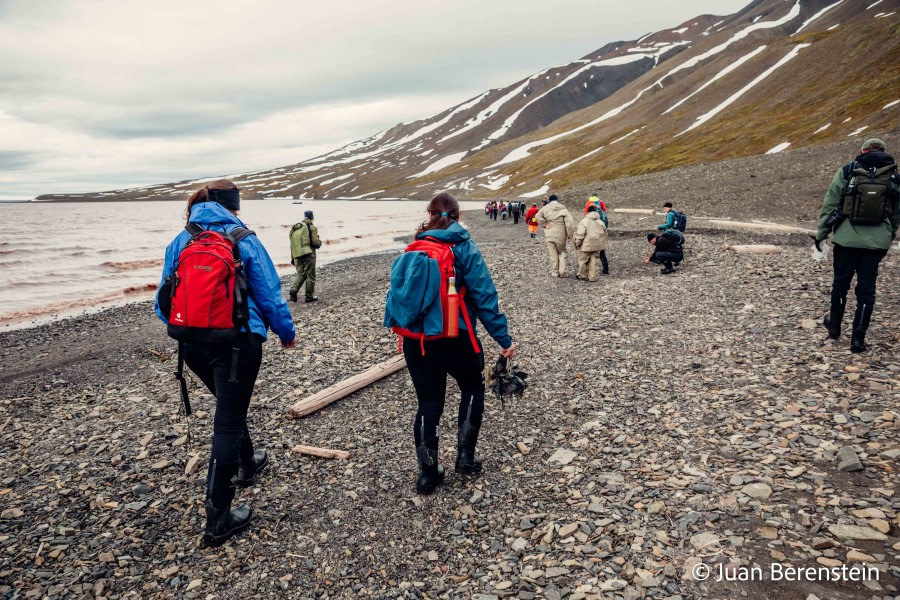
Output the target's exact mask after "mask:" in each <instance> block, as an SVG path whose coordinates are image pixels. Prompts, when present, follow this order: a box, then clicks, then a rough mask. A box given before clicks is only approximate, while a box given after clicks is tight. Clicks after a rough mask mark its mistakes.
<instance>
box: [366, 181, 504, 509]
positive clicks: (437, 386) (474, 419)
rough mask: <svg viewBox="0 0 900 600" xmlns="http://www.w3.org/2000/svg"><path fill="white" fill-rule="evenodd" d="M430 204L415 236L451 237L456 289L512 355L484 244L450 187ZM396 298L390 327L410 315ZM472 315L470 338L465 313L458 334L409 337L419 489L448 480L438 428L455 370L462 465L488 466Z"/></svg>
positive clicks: (480, 362)
mask: <svg viewBox="0 0 900 600" xmlns="http://www.w3.org/2000/svg"><path fill="white" fill-rule="evenodd" d="M427 211H428V215H429V219H428V221H427V222H426V223H423V224H422V226H421V227H420V228H419V231H418V232H417V233H416V239H423V238H433V239H435V240H437V241H439V242H443V243H446V244H452V252H453V255H454V268H455V270H456V287H457V290H463V289H465V295H464V296H463V299H464V302H465V307H466V309H467V310H468V313H469V315H473V316H477V317H478V320H479V321H481V323H482V324H483V325H484V327H485V329H487V332H488V334H489V335H490V336H491V337H492V338H494V340H495V341H496V342H497V343H498V344H499V345H500V347H501V348H502V350H501V354H502V355H503V356H505V357H512V356H513V355H515V353H516V347H515V345H514V344H513V342H512V338H511V337H510V336H509V332H508V330H507V321H506V315H504V314H503V313H502V312H500V306H499V302H498V299H497V288H496V287H494V281H493V279H491V274H490V272H489V271H488V269H487V265H485V263H484V258H482V256H481V251H480V250H479V249H478V246H476V245H475V242H473V241H472V240H471V239H470V237H469V232H468V231H466V230H465V228H463V227H462V226H461V225H460V224H459V222H458V221H459V203H458V202H457V201H456V198H454V197H453V196H452V195H451V194H449V193H447V192H442V193H440V194H438V195H437V196H435V197H434V198H433V199H432V200H431V202H430V203H429V204H428V209H427ZM393 291H394V290H393V289H392V293H393ZM394 300H395V299H392V298H391V296H390V295H389V297H388V301H387V304H386V307H385V318H384V324H385V325H386V326H388V327H391V326H395V325H399V324H400V323H402V322H405V315H401V314H399V311H401V310H402V306H403V304H404V303H403V302H402V301H394ZM394 313H398V314H394ZM470 322H471V323H472V328H473V331H472V334H473V335H472V336H471V337H470V335H469V332H468V329H467V325H466V320H465V319H464V318H463V317H462V316H460V317H459V335H458V336H457V337H455V338H443V339H436V340H426V341H421V342H420V341H419V340H413V339H412V338H404V339H403V354H404V356H405V358H406V365H407V368H408V370H409V374H410V377H411V378H412V382H413V386H414V387H415V389H416V397H417V398H418V403H419V408H418V412H417V413H416V420H415V423H414V425H413V439H414V440H415V444H416V456H417V457H418V460H419V479H418V481H417V482H416V490H417V491H418V492H419V493H420V494H430V493H432V492H433V491H434V490H435V488H436V487H437V486H438V484H440V483H441V481H443V479H444V468H443V467H442V466H440V465H439V464H438V428H439V424H440V418H441V413H443V411H444V396H445V393H446V390H447V376H448V375H450V376H451V377H453V378H454V379H455V380H456V383H457V384H458V385H459V389H460V392H461V396H462V397H461V398H460V403H459V413H458V417H457V425H458V427H459V431H458V434H457V450H456V472H457V473H460V474H464V475H473V474H477V473H480V472H481V469H482V465H481V460H480V459H479V458H478V457H476V456H475V445H476V443H477V441H478V433H479V431H480V430H481V421H482V415H483V414H484V376H483V374H482V371H483V369H484V356H483V353H482V351H481V342H479V341H477V338H476V337H475V336H474V333H475V332H474V328H475V320H474V319H471V321H470ZM473 340H474V342H475V343H476V344H477V346H478V348H477V349H476V348H475V347H474V346H473Z"/></svg>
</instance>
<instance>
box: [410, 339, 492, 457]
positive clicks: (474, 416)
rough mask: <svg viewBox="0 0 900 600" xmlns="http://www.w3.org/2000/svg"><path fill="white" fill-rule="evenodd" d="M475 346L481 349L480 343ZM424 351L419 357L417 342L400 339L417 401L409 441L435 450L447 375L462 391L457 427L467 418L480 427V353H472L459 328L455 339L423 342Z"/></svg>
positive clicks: (419, 349)
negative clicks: (417, 404) (411, 440)
mask: <svg viewBox="0 0 900 600" xmlns="http://www.w3.org/2000/svg"><path fill="white" fill-rule="evenodd" d="M478 346H479V348H480V347H481V342H479V343H478ZM424 348H425V355H424V356H423V355H422V345H420V344H419V342H418V341H416V340H412V339H404V340H403V355H404V356H405V357H406V366H407V368H408V370H409V375H410V377H411V378H412V382H413V386H414V387H415V388H416V397H417V398H418V400H419V410H418V412H417V413H416V420H415V422H414V423H413V439H414V440H415V443H416V447H419V445H420V444H422V442H424V443H425V446H426V447H428V448H431V449H437V447H438V436H439V433H438V432H439V424H440V420H441V414H442V413H443V412H444V397H445V395H446V393H447V375H450V376H451V377H453V379H455V380H456V383H457V385H459V389H460V391H461V392H462V394H461V396H462V397H461V398H460V402H459V414H458V417H457V425H458V426H460V425H462V423H464V422H465V420H466V418H467V417H468V418H469V420H470V422H471V423H472V425H473V426H475V427H476V429H477V428H480V427H481V419H482V416H483V415H484V375H483V373H482V370H483V369H484V353H482V352H478V353H476V352H475V349H474V348H472V341H471V340H470V339H469V334H468V332H466V331H465V330H463V329H460V331H459V337H456V338H449V339H443V340H434V341H429V342H425V344H424Z"/></svg>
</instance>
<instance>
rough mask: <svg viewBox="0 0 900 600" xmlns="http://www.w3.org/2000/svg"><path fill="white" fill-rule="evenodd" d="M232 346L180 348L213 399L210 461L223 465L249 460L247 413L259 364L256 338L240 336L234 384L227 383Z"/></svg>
mask: <svg viewBox="0 0 900 600" xmlns="http://www.w3.org/2000/svg"><path fill="white" fill-rule="evenodd" d="M232 345H233V344H185V345H184V362H185V364H187V366H188V367H189V368H190V369H191V371H193V372H194V373H195V374H196V375H197V377H199V378H200V380H201V381H203V383H204V384H206V387H207V388H209V391H210V392H212V394H213V395H214V396H215V397H216V415H215V419H214V420H213V439H212V456H211V458H212V459H218V460H219V461H220V462H223V463H229V462H237V461H238V460H244V461H248V460H250V459H251V458H252V457H253V442H252V441H251V440H250V432H249V431H248V430H247V410H248V408H249V407H250V396H252V395H253V386H254V384H255V383H256V376H257V375H258V374H259V366H260V364H261V363H262V340H261V339H260V338H259V337H258V336H256V335H249V336H248V335H241V337H240V339H239V344H238V349H239V353H238V368H237V382H229V381H228V379H229V378H230V376H231V347H232Z"/></svg>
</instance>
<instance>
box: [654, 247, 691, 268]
mask: <svg viewBox="0 0 900 600" xmlns="http://www.w3.org/2000/svg"><path fill="white" fill-rule="evenodd" d="M682 260H684V254H683V253H681V252H663V251H661V250H657V251H656V252H654V253H653V256H651V257H650V262H654V263H656V264H658V265H662V266H664V267H665V268H667V269H671V268H672V263H675V264H678V263H680V262H681V261H682Z"/></svg>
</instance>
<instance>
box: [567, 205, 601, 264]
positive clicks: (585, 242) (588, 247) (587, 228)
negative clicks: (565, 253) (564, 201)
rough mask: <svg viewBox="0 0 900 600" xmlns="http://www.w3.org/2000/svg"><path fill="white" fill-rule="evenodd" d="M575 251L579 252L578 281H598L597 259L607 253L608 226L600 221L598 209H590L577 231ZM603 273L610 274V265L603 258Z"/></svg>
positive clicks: (594, 207) (592, 207) (591, 207)
mask: <svg viewBox="0 0 900 600" xmlns="http://www.w3.org/2000/svg"><path fill="white" fill-rule="evenodd" d="M574 242H575V249H576V250H578V274H577V275H576V276H575V278H576V279H587V280H588V281H597V259H598V258H600V255H601V253H605V252H606V242H607V235H606V226H605V225H604V224H603V221H602V220H600V213H598V212H597V207H596V206H593V205H591V206H590V207H588V213H587V216H586V217H585V218H583V219H582V220H581V222H580V223H579V224H578V228H577V229H576V230H575V239H574ZM603 259H604V260H603V272H604V273H609V264H608V263H607V262H606V260H605V259H606V256H605V255H604V256H603Z"/></svg>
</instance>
